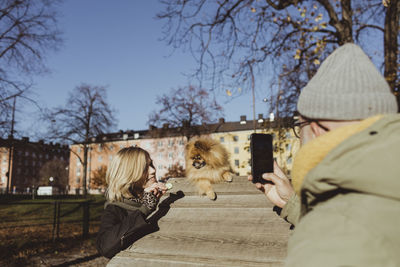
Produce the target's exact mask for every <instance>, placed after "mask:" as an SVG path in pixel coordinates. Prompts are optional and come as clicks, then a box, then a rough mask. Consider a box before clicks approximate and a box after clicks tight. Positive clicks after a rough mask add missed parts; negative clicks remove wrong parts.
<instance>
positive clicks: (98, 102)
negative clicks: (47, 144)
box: [47, 84, 116, 196]
mask: <svg viewBox="0 0 400 267" xmlns="http://www.w3.org/2000/svg"><path fill="white" fill-rule="evenodd" d="M114 114H115V111H114V110H112V109H111V107H110V106H109V104H108V103H107V99H106V89H105V88H104V87H102V86H91V85H88V84H81V85H80V86H78V87H76V88H75V89H74V90H73V91H72V92H71V93H70V95H69V98H68V100H67V103H66V105H65V107H59V108H55V109H54V110H52V111H51V112H49V114H48V115H47V120H48V121H50V127H49V138H51V139H53V140H57V141H61V142H68V143H70V144H79V145H80V146H82V147H83V156H82V155H81V154H78V153H75V155H76V156H77V157H78V159H79V161H80V162H81V163H82V165H83V178H82V179H83V194H84V195H85V196H86V194H87V182H86V177H87V158H88V149H89V145H88V144H89V143H90V139H91V138H92V137H95V136H97V135H99V134H102V133H105V132H108V131H110V130H111V129H112V128H113V127H114V126H115V125H116V119H115V115H114ZM71 151H72V152H73V153H74V151H73V150H71Z"/></svg>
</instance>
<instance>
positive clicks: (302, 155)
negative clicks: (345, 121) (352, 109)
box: [292, 115, 382, 195]
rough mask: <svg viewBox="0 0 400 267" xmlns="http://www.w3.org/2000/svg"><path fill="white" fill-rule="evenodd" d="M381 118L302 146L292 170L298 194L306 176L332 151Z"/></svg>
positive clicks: (341, 130) (346, 127)
mask: <svg viewBox="0 0 400 267" xmlns="http://www.w3.org/2000/svg"><path fill="white" fill-rule="evenodd" d="M380 118H382V115H377V116H374V117H370V118H367V119H365V120H362V121H361V122H360V123H356V124H351V125H347V126H343V127H340V128H337V129H335V130H333V131H329V132H327V133H326V134H324V135H321V136H319V137H318V138H316V139H314V140H311V141H310V142H308V143H307V144H305V145H304V146H302V147H301V148H300V150H299V151H298V152H297V155H296V158H295V160H294V162H293V169H292V183H293V188H294V190H295V191H296V193H297V194H298V195H299V194H300V189H301V186H302V184H303V180H304V178H305V177H306V175H307V174H308V173H309V172H310V171H311V170H312V169H313V168H314V167H316V166H317V165H318V163H320V162H321V161H322V160H323V159H324V158H325V156H326V155H327V154H328V153H329V152H330V151H332V150H333V149H334V148H335V147H337V146H338V145H339V144H340V143H342V142H343V141H344V140H346V139H347V138H349V137H350V136H352V135H354V134H357V133H359V132H361V131H362V130H364V129H366V128H368V127H369V126H370V125H372V124H373V123H374V122H376V121H377V120H379V119H380Z"/></svg>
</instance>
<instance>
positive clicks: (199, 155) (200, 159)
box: [188, 141, 211, 169]
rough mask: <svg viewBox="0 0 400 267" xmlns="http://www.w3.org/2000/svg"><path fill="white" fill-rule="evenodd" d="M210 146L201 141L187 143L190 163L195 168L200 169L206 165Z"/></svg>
mask: <svg viewBox="0 0 400 267" xmlns="http://www.w3.org/2000/svg"><path fill="white" fill-rule="evenodd" d="M210 148H211V146H210V145H209V144H207V143H206V142H203V141H196V142H194V143H191V144H189V146H188V152H189V158H190V161H191V165H192V166H193V167H195V168H196V169H201V168H203V167H204V166H206V165H207V163H208V162H207V159H209V155H208V154H209V151H210Z"/></svg>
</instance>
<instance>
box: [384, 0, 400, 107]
mask: <svg viewBox="0 0 400 267" xmlns="http://www.w3.org/2000/svg"><path fill="white" fill-rule="evenodd" d="M399 13H400V1H399V0H392V1H389V5H388V7H387V8H386V14H385V32H384V37H383V39H384V54H385V72H384V76H385V78H386V81H387V82H388V83H389V86H390V88H391V89H392V92H393V93H394V94H395V95H396V98H397V104H398V105H399V111H400V92H399V91H398V90H399V88H396V87H399V85H398V83H399V82H398V81H397V71H398V68H397V57H398V56H399V53H398V50H397V49H398V40H397V38H398V34H399V18H400V15H399Z"/></svg>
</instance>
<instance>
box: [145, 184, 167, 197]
mask: <svg viewBox="0 0 400 267" xmlns="http://www.w3.org/2000/svg"><path fill="white" fill-rule="evenodd" d="M148 184H149V183H147V184H146V185H148ZM167 190H168V189H167V187H166V186H165V184H164V183H157V182H153V183H152V184H150V185H148V186H147V187H146V188H145V189H144V192H151V193H153V195H155V196H156V197H157V198H160V197H161V196H162V195H164V194H165V192H167Z"/></svg>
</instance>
